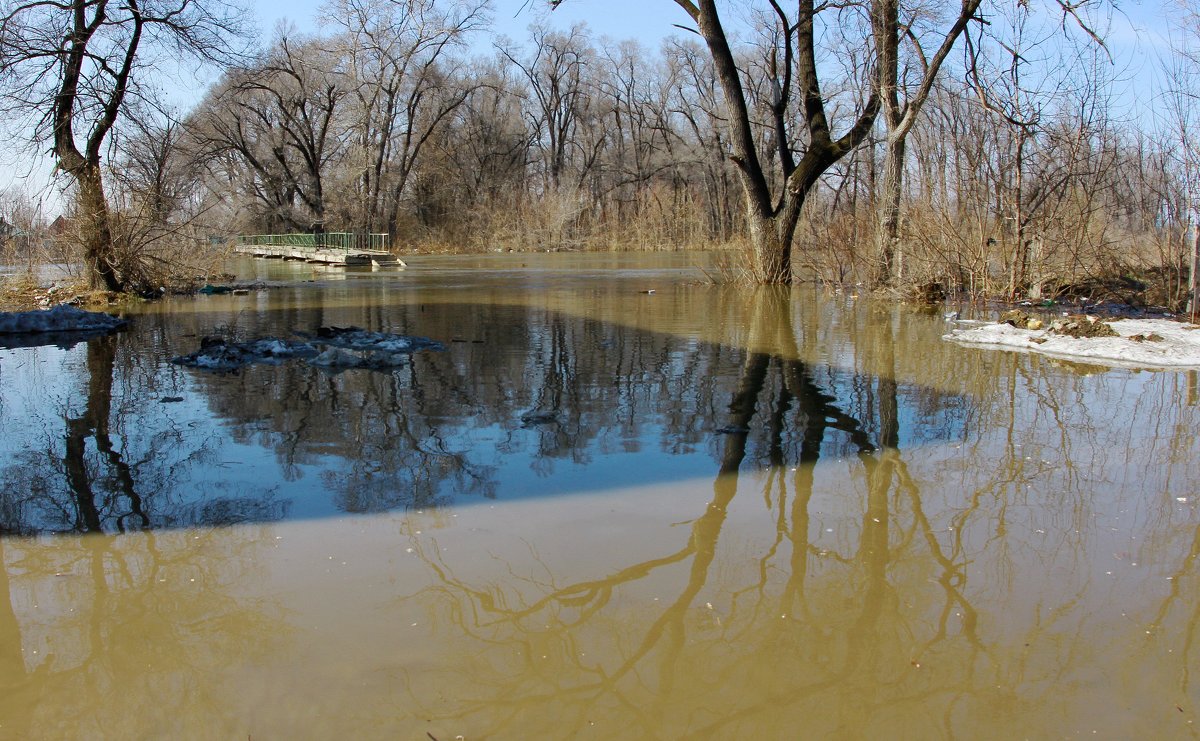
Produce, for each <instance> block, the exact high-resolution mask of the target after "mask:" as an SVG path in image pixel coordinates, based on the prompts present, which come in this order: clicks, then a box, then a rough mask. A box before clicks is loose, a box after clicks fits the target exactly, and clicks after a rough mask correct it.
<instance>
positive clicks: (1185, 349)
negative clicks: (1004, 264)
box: [942, 319, 1200, 369]
mask: <svg viewBox="0 0 1200 741" xmlns="http://www.w3.org/2000/svg"><path fill="white" fill-rule="evenodd" d="M1096 321H1100V320H1096ZM1105 323H1106V324H1107V325H1108V326H1110V327H1111V328H1112V329H1113V331H1114V332H1116V335H1117V336H1115V337H1071V336H1068V335H1065V334H1060V333H1059V332H1057V331H1056V330H1055V327H1056V326H1057V325H1056V323H1054V322H1051V323H1050V324H1049V327H1048V328H1046V329H1041V328H1040V323H1039V324H1038V325H1037V326H1038V327H1039V328H1037V329H1022V328H1019V327H1014V326H1012V325H1011V324H988V325H985V326H982V327H976V328H971V329H955V330H953V331H951V332H950V333H949V334H947V335H943V336H942V339H945V340H950V341H951V342H960V343H963V344H970V345H983V346H987V347H993V348H1004V349H1011V350H1027V351H1032V352H1039V353H1042V354H1045V355H1052V356H1054V357H1059V358H1066V359H1070V360H1088V361H1092V362H1097V361H1099V362H1101V363H1102V364H1104V365H1111V366H1117V367H1121V368H1159V369H1161V368H1194V367H1200V327H1198V326H1196V325H1194V324H1182V323H1180V322H1173V321H1169V320H1166V319H1119V320H1116V321H1112V322H1105Z"/></svg>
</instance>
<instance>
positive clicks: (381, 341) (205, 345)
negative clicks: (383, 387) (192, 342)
mask: <svg viewBox="0 0 1200 741" xmlns="http://www.w3.org/2000/svg"><path fill="white" fill-rule="evenodd" d="M297 334H298V335H299V336H301V337H303V338H304V340H284V339H279V338H278V337H263V338H260V339H257V340H251V341H249V342H231V341H229V340H225V339H223V338H220V337H205V338H203V339H202V340H201V341H200V349H199V350H197V351H196V352H194V353H191V354H188V355H181V356H179V357H176V358H172V359H171V362H172V363H175V364H176V365H186V366H188V367H191V368H201V369H204V370H213V371H234V370H238V369H240V368H242V367H244V366H247V365H251V364H253V363H265V364H268V365H278V364H279V363H281V362H283V361H285V360H291V359H296V358H299V359H304V360H308V361H309V362H310V363H311V364H312V365H314V366H316V367H318V368H322V369H325V370H332V371H335V372H336V371H342V370H348V369H351V368H367V369H371V370H390V369H392V368H396V367H397V366H400V365H402V364H403V363H404V362H405V361H406V360H407V358H408V356H409V355H411V354H412V353H413V352H416V351H418V350H441V349H443V348H442V345H441V343H439V342H436V341H435V340H430V339H427V338H425V337H411V336H407V335H398V334H389V333H386V332H368V331H366V330H363V329H359V328H358V327H321V328H319V329H318V330H317V333H316V334H315V335H309V334H306V333H301V332H298V333H297Z"/></svg>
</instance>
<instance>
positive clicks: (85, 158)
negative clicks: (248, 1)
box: [0, 0, 244, 291]
mask: <svg viewBox="0 0 1200 741" xmlns="http://www.w3.org/2000/svg"><path fill="white" fill-rule="evenodd" d="M242 22H243V16H242V11H241V10H240V9H238V8H237V7H235V6H233V5H231V4H230V3H228V2H225V0H124V2H120V3H113V2H109V1H108V0H35V1H26V2H20V1H18V0H3V1H2V2H0V86H2V90H3V99H2V102H0V105H2V106H3V108H4V109H5V111H6V112H7V113H8V114H22V115H28V116H30V117H31V118H32V120H31V121H30V124H31V126H30V130H29V133H30V138H31V140H32V141H33V142H35V143H37V144H48V145H49V148H50V151H51V153H52V154H53V156H54V158H55V160H56V164H57V168H58V169H59V170H61V171H63V172H65V173H66V174H68V175H69V176H70V177H71V179H72V180H73V181H74V186H75V200H76V211H77V214H76V216H77V218H78V219H79V220H80V235H81V241H82V243H83V249H84V258H85V261H86V264H87V268H88V274H89V277H90V280H91V282H92V283H93V285H96V286H101V285H102V286H104V287H105V288H108V289H109V290H114V291H115V290H122V289H124V288H126V287H129V286H130V285H131V284H132V283H134V282H135V281H136V279H137V276H136V275H134V274H133V272H134V271H133V270H131V269H130V268H129V266H125V269H122V266H121V260H120V257H119V255H118V254H117V247H116V245H115V244H114V235H113V227H112V224H111V208H110V204H109V202H108V199H107V197H106V195H105V186H104V178H103V175H102V169H101V159H102V157H103V156H104V153H105V144H106V142H107V140H108V137H109V134H110V133H111V132H112V130H113V127H114V126H115V125H116V123H117V120H118V119H119V118H120V117H121V116H122V115H124V114H126V113H127V108H128V106H127V103H128V100H129V99H130V98H131V97H136V96H138V95H139V80H140V79H141V78H142V77H144V76H145V75H146V74H147V73H148V72H150V70H149V69H148V68H147V67H145V66H144V65H143V64H142V60H144V59H146V58H147V57H148V54H147V52H149V51H151V50H153V49H155V48H158V49H164V50H170V51H171V52H173V53H175V54H176V56H178V55H183V56H185V57H187V58H192V59H200V60H204V61H221V60H225V59H228V58H229V57H230V55H231V54H232V53H233V52H234V49H233V47H232V44H234V43H236V41H237V40H238V39H240V38H241V37H242V36H243V35H244V30H243V26H242Z"/></svg>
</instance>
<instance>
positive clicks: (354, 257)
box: [233, 244, 404, 267]
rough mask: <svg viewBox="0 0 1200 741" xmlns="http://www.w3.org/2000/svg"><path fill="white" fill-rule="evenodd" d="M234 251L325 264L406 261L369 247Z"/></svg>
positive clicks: (264, 247)
mask: <svg viewBox="0 0 1200 741" xmlns="http://www.w3.org/2000/svg"><path fill="white" fill-rule="evenodd" d="M233 251H234V252H237V253H239V254H242V255H253V256H254V257H263V258H274V259H282V260H304V261H305V262H313V263H322V264H325V265H370V266H376V267H404V263H403V262H402V261H401V260H400V259H399V258H397V257H396V256H395V255H393V254H392V253H390V252H385V251H384V250H369V249H357V248H355V249H343V248H341V247H312V246H307V245H266V244H239V245H237V246H235V247H234V248H233Z"/></svg>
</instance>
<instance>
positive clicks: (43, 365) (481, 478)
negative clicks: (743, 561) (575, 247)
mask: <svg viewBox="0 0 1200 741" xmlns="http://www.w3.org/2000/svg"><path fill="white" fill-rule="evenodd" d="M636 275H637V276H638V280H641V279H644V277H645V274H643V273H637V274H636ZM487 280H490V281H496V282H497V283H498V284H503V285H508V286H511V285H512V280H511V276H510V277H504V276H501V277H500V278H496V277H495V276H494V275H492V276H490V277H489V278H488V279H487ZM538 280H540V278H539V279H538ZM369 281H374V282H373V283H368V282H369ZM363 282H364V284H366V285H370V286H374V287H376V288H379V284H378V278H377V277H367V276H364V277H363ZM595 282H596V286H595V288H596V290H595V291H590V292H588V291H581V292H580V293H581V294H584V295H586V298H582V299H579V298H576V299H571V300H573V301H575V302H577V304H576V305H575V310H574V311H556V310H553V309H552V308H549V307H548V306H547V305H546V303H547V302H548V301H550V299H549V298H548V297H547V295H545V294H540V293H538V294H535V299H536V300H530V298H529V296H528V295H524V294H517V297H516V298H513V301H515V302H516V303H515V304H511V305H502V304H495V305H492V304H487V303H479V304H467V303H461V299H462V298H463V297H464V296H465V295H467V294H470V295H475V296H479V295H483V293H482V292H481V286H474V287H471V288H467V289H466V290H465V291H459V290H456V289H446V295H445V296H443V297H442V298H441V299H438V297H437V296H435V295H432V294H427V293H425V292H423V291H412V292H409V293H408V294H403V295H402V297H401V303H399V304H397V303H394V302H395V301H396V296H397V295H400V294H395V293H394V292H392V291H391V289H392V288H395V287H396V286H391V287H388V286H384V287H382V288H380V290H379V291H378V292H377V293H376V294H371V292H370V291H364V293H365V294H367V297H366V298H363V299H360V301H359V303H358V304H357V305H355V304H354V301H353V300H349V299H348V296H350V295H351V294H353V293H354V290H353V286H350V287H347V286H346V285H342V284H336V283H335V284H333V286H332V287H321V286H310V287H301V288H295V289H277V290H275V291H272V292H269V293H268V294H263V295H260V296H249V297H246V298H245V300H244V301H243V302H242V303H236V302H234V303H230V304H228V307H229V310H230V313H228V314H225V313H223V312H222V311H221V310H219V309H218V308H217V307H220V306H225V304H216V303H214V304H207V303H203V302H204V299H196V300H194V301H193V300H191V299H188V300H186V301H184V302H176V303H175V304H173V305H167V306H161V307H156V308H154V309H151V310H148V311H147V312H146V313H144V314H142V315H140V316H135V317H134V321H133V323H132V326H131V328H130V329H129V330H127V331H125V332H122V333H120V334H118V335H115V336H112V337H108V338H104V339H99V340H94V341H92V342H91V343H83V342H81V343H79V344H76V345H75V346H74V347H72V348H71V349H68V350H62V349H57V348H52V347H41V348H21V349H7V350H0V425H2V428H3V429H4V430H5V433H4V435H3V437H2V438H0V455H2V456H3V460H5V461H8V463H7V465H6V466H5V467H4V469H3V472H2V473H0V476H2V479H0V481H2V483H0V487H2V491H3V507H4V510H3V515H2V517H3V518H4V522H3V523H2V525H3V529H4V530H5V531H7V532H22V533H29V532H77V531H80V530H87V529H94V528H95V527H96V526H97V524H99V525H100V527H101V529H104V530H106V531H114V530H121V529H124V528H135V529H140V527H141V526H142V525H148V526H149V527H151V528H159V527H183V526H197V525H199V526H203V525H227V524H233V523H236V522H255V521H276V520H282V519H309V518H321V517H329V516H336V515H340V514H344V513H365V512H381V511H389V510H397V509H405V508H410V507H429V506H447V505H453V506H469V505H471V504H475V503H480V502H487V501H493V500H498V501H509V500H516V499H524V498H529V497H554V496H563V495H568V494H573V493H579V492H592V491H599V490H610V489H617V488H626V487H631V486H644V485H652V484H656V483H663V482H670V481H681V480H686V479H695V478H697V477H700V478H707V477H715V476H716V474H717V472H718V470H719V469H720V466H721V460H722V456H723V455H725V452H724V451H725V450H726V447H727V445H728V444H729V438H730V437H735V438H736V437H738V436H744V437H745V438H746V450H747V462H746V467H747V468H749V467H756V468H764V467H769V466H771V465H789V466H792V465H796V464H797V463H798V462H799V461H800V460H801V459H802V458H805V457H806V456H808V457H810V458H811V456H812V455H813V453H812V451H811V449H812V444H813V441H814V440H816V444H817V450H818V451H819V454H820V456H822V457H824V458H828V457H833V458H837V457H847V456H853V455H855V454H856V453H858V452H861V450H862V448H863V440H866V439H871V440H874V441H875V442H873V443H871V444H872V445H877V444H878V441H879V438H880V434H881V433H880V430H879V429H878V422H877V421H876V420H875V418H876V417H877V416H878V410H879V407H880V401H879V400H878V399H877V398H875V397H876V396H877V394H878V391H879V388H880V387H879V378H877V377H875V376H873V375H871V374H870V373H864V372H860V371H856V370H853V369H844V368H842V369H835V368H832V367H827V366H822V365H820V364H814V363H797V362H792V363H791V364H790V365H789V364H788V362H785V355H786V353H785V354H772V353H770V352H765V353H763V354H762V356H761V357H762V358H764V360H763V362H762V365H761V368H762V371H763V373H764V374H765V375H764V376H763V379H762V381H761V383H762V391H761V392H760V393H759V395H758V397H757V399H756V401H755V408H754V409H753V414H752V417H751V419H750V421H749V423H748V424H745V425H744V427H745V429H742V427H741V424H740V423H739V424H736V425H733V426H732V427H731V426H730V419H731V416H730V415H731V412H730V405H731V401H732V400H733V399H734V397H735V395H736V394H737V393H738V390H739V383H742V379H743V377H744V376H745V375H746V373H747V371H746V367H748V366H749V365H750V363H748V361H747V358H748V354H747V351H746V350H744V349H743V348H741V347H738V346H736V340H732V342H733V344H729V343H722V342H719V341H711V340H698V338H697V337H696V336H695V335H694V334H691V335H689V333H688V332H687V330H685V329H683V328H682V327H679V326H676V324H677V323H678V322H684V320H683V319H680V317H679V316H675V314H677V313H678V311H679V308H678V307H679V306H682V307H688V308H690V309H694V308H695V307H696V306H698V305H703V306H708V307H709V308H711V309H712V311H711V316H712V317H713V319H711V320H706V319H699V320H697V319H696V318H695V317H692V318H690V319H688V321H700V322H701V323H702V324H703V323H704V322H709V323H714V322H715V324H716V325H717V327H716V329H715V331H716V332H717V334H720V333H722V332H725V333H727V334H728V335H729V336H730V337H731V338H737V337H742V336H745V333H746V329H745V327H744V326H743V320H744V319H745V318H744V317H738V316H736V315H734V314H730V311H731V310H732V309H731V307H738V306H741V305H742V304H743V303H744V301H742V300H741V299H738V298H737V297H736V296H732V297H731V296H729V295H727V294H728V292H722V291H718V290H716V289H715V288H714V287H711V286H692V287H691V288H687V289H685V290H682V291H675V292H673V293H672V298H670V299H668V298H667V297H665V296H664V297H661V299H657V297H656V303H654V304H648V303H647V304H641V305H639V304H637V303H635V302H634V301H631V300H630V296H631V294H632V291H631V290H630V289H628V288H619V287H618V288H613V286H612V285H610V284H608V283H606V282H604V281H603V280H595ZM359 287H360V288H362V287H363V286H359ZM491 288H496V286H491ZM497 290H499V289H497ZM510 290H512V289H510ZM517 290H519V289H517ZM488 295H492V297H493V298H495V296H494V295H493V294H488ZM634 295H636V294H634ZM264 296H265V298H264ZM323 296H329V297H330V298H336V300H331V301H329V302H328V304H326V303H324V302H323V301H322V297H323ZM379 296H384V297H391V298H384V299H383V303H375V302H376V301H377V300H380V299H379ZM403 296H407V298H404V297H403ZM522 296H523V298H522ZM559 299H561V300H568V299H564V298H563V297H562V296H559ZM428 300H432V301H434V302H435V303H434V304H426V303H425V301H428ZM439 300H440V301H442V303H440V304H439V303H437V302H438V301H439ZM450 300H455V301H456V302H455V303H450V304H447V303H445V302H446V301H450ZM520 300H525V301H527V303H528V304H531V305H520ZM388 301H392V302H393V303H388ZM403 301H409V302H410V303H403ZM589 301H591V302H598V306H597V307H595V308H593V307H591V306H589V305H588V302H589ZM672 302H674V303H672ZM714 302H715V303H714ZM677 304H678V306H677ZM201 306H204V307H208V308H210V309H212V310H210V311H205V312H203V313H201V312H197V311H195V309H197V308H200V307H201ZM264 307H267V308H266V310H264ZM831 307H832V305H831ZM647 310H650V311H651V312H652V314H653V317H652V318H653V321H651V322H650V323H651V324H659V325H661V326H668V327H669V326H675V327H676V331H674V332H656V331H652V330H648V329H645V328H641V327H638V326H634V325H636V320H635V319H634V318H632V317H633V316H634V315H642V316H643V318H645V314H646V312H647ZM826 311H834V309H833V308H827V309H826ZM613 312H618V314H619V313H620V312H626V313H629V314H630V316H629V317H627V318H628V319H629V322H628V323H622V322H621V321H615V322H614V321H603V320H599V319H593V318H590V316H591V315H592V314H599V315H606V314H608V315H611V314H612V313H613ZM701 316H703V312H702V313H701ZM349 323H354V324H358V325H360V326H368V327H370V328H376V329H378V328H392V329H396V328H402V329H404V330H405V331H408V332H410V333H414V334H425V335H428V336H431V337H434V338H437V339H440V340H442V341H444V342H446V345H447V349H446V350H445V351H444V352H423V353H418V354H417V355H415V356H414V357H413V358H412V360H411V362H410V363H409V364H408V365H406V366H404V367H402V368H400V369H398V370H396V371H395V372H393V373H380V372H374V371H365V370H352V371H346V372H343V373H340V374H330V373H328V372H327V371H324V370H319V369H316V368H313V367H311V366H307V365H305V364H303V363H301V362H297V361H290V362H286V363H283V364H280V365H275V366H270V365H256V366H253V367H250V368H247V369H244V370H243V371H241V372H239V373H234V374H214V373H209V372H205V371H198V370H193V369H187V368H181V367H179V366H176V365H172V364H170V363H169V362H168V361H169V358H170V357H171V356H173V355H176V354H184V353H186V352H190V351H191V350H193V349H195V347H196V346H197V345H198V344H199V338H200V337H201V336H205V335H209V334H220V333H221V332H225V333H232V334H234V335H236V336H238V337H241V338H248V337H252V336H264V335H268V334H274V335H280V336H282V335H285V334H286V333H287V332H286V330H287V328H289V327H290V328H292V329H293V330H306V331H312V330H313V329H315V327H316V326H317V325H320V324H338V325H345V324H349ZM684 323H685V324H686V322H684ZM722 326H724V327H725V328H724V329H722V328H721V327H722ZM459 335H462V336H464V337H480V338H486V341H485V342H480V343H473V342H454V341H453V340H454V338H457V337H458V336H459ZM837 342H838V343H841V344H844V345H846V346H847V347H852V343H848V341H847V340H846V338H842V339H841V340H837ZM820 345H825V347H824V348H823V349H822V350H821V355H827V354H828V353H829V352H830V348H829V347H828V346H827V345H828V343H815V344H814V347H815V346H820ZM760 352H761V348H760ZM798 378H799V379H800V380H797V379H798ZM797 384H800V386H797ZM805 384H807V385H805ZM798 388H802V389H808V391H801V392H798V391H797V389H798ZM797 393H800V394H801V395H802V396H803V395H806V394H807V395H809V396H813V397H814V399H815V401H813V400H812V399H810V400H808V401H805V400H804V399H798V398H796V395H797ZM957 396H958V395H956V394H953V393H945V392H941V391H934V390H932V389H924V388H921V387H919V386H914V385H912V384H904V383H901V384H899V385H898V386H897V387H896V390H895V398H896V411H895V414H896V415H897V418H898V422H899V424H898V427H899V430H900V436H899V438H898V440H899V442H900V444H901V445H905V446H907V445H910V444H920V443H926V442H930V441H932V440H938V439H940V440H951V439H954V438H957V437H959V436H960V435H961V429H962V419H963V409H962V404H961V403H960V400H959V399H958V398H957ZM164 399H168V400H170V401H164ZM175 399H181V400H179V401H175ZM814 403H815V404H816V405H817V407H814V408H820V409H823V408H824V407H828V408H829V409H830V410H832V411H830V412H829V413H828V414H826V412H825V411H819V412H814V411H813V410H812V409H809V410H808V411H805V408H804V407H805V404H814ZM822 405H824V406H822ZM531 415H534V416H531ZM826 416H828V419H825V420H824V421H822V420H821V419H810V418H814V417H815V418H823V417H826ZM839 419H841V420H842V422H840V423H839V422H838V421H837V420H839ZM814 424H816V425H817V428H819V432H820V435H819V439H818V438H816V437H814V436H813V434H812V430H813V429H815V428H814V427H813V425H814ZM839 424H840V425H841V427H840V428H839ZM847 425H848V426H847ZM860 426H861V429H859V427H860ZM806 451H808V452H806ZM72 462H74V464H75V465H74V466H72ZM81 487H82V490H81ZM85 502H88V503H85ZM93 510H94V511H93Z"/></svg>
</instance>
